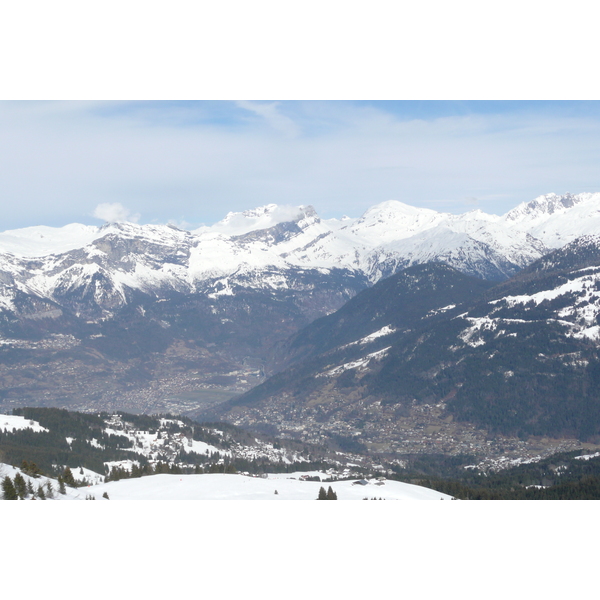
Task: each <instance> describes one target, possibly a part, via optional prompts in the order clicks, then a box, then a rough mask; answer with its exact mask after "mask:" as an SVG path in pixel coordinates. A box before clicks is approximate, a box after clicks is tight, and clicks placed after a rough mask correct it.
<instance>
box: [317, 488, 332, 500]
mask: <svg viewBox="0 0 600 600" xmlns="http://www.w3.org/2000/svg"><path fill="white" fill-rule="evenodd" d="M330 489H331V488H330ZM317 500H327V492H326V491H325V488H324V487H323V486H321V489H320V490H319V496H318V498H317Z"/></svg>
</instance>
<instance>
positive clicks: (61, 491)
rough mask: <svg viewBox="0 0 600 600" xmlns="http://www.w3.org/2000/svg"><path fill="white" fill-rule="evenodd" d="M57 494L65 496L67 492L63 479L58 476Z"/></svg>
mask: <svg viewBox="0 0 600 600" xmlns="http://www.w3.org/2000/svg"><path fill="white" fill-rule="evenodd" d="M58 493H59V494H66V493H67V490H66V488H65V482H64V479H63V478H62V476H60V475H59V476H58Z"/></svg>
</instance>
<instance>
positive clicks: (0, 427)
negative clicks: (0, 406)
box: [0, 414, 48, 432]
mask: <svg viewBox="0 0 600 600" xmlns="http://www.w3.org/2000/svg"><path fill="white" fill-rule="evenodd" d="M18 429H31V430H32V431H36V432H38V431H48V430H47V429H46V428H45V427H42V426H41V425H40V424H39V423H38V422H37V421H30V420H29V419H26V418H25V417H19V416H17V415H4V414H0V431H5V432H12V431H16V430H18Z"/></svg>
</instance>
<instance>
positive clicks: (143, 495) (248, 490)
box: [0, 464, 451, 501]
mask: <svg viewBox="0 0 600 600" xmlns="http://www.w3.org/2000/svg"><path fill="white" fill-rule="evenodd" d="M17 471H20V470H19V469H16V468H15V467H11V466H10V465H4V464H0V477H1V478H4V477H5V476H7V475H8V476H9V477H11V479H14V476H15V474H16V473H17ZM76 471H77V469H73V473H76ZM317 474H318V475H321V476H323V477H324V474H323V473H318V472H314V473H309V475H317ZM22 475H23V477H24V478H25V480H28V479H31V481H32V483H33V487H34V489H37V487H38V485H40V483H41V484H43V485H46V484H47V481H48V478H46V477H40V478H37V479H33V478H30V477H29V476H28V475H25V474H23V473H22ZM302 475H307V473H305V472H298V473H278V474H269V475H268V476H267V477H250V476H247V475H238V474H236V475H232V474H221V473H216V474H204V475H166V474H162V475H150V476H147V477H141V478H135V479H122V480H120V481H110V482H108V483H100V484H97V485H90V486H86V487H80V488H67V493H66V494H65V495H61V494H59V493H58V484H57V483H56V481H55V480H53V479H50V480H49V481H50V482H51V484H52V486H53V488H54V489H55V490H56V493H55V494H54V499H56V500H86V499H88V498H89V497H90V496H93V497H94V499H95V500H104V498H103V494H104V493H106V494H107V495H108V497H109V499H110V500H277V501H279V500H316V499H317V496H318V494H319V488H321V486H322V487H324V488H325V489H326V490H327V488H328V487H329V486H331V487H332V489H333V491H334V492H335V493H336V494H337V497H338V500H363V499H364V498H369V499H371V498H377V499H379V498H381V499H384V500H440V499H443V500H450V499H451V497H450V496H447V495H446V494H441V493H440V492H436V491H434V490H430V489H428V488H424V487H420V486H416V485H410V484H408V483H401V482H399V481H389V480H385V481H379V480H377V479H372V480H369V482H368V483H367V484H366V485H360V484H354V485H353V482H352V481H334V482H319V481H302V480H300V477H301V476H302ZM276 492H277V493H276Z"/></svg>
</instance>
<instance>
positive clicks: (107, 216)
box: [0, 190, 600, 234]
mask: <svg viewBox="0 0 600 600" xmlns="http://www.w3.org/2000/svg"><path fill="white" fill-rule="evenodd" d="M597 193H600V192H595V191H587V190H586V191H581V192H575V193H574V192H569V191H567V192H564V193H562V194H557V193H556V192H546V193H543V194H538V195H537V196H535V197H533V198H530V199H529V200H524V201H522V202H519V203H518V204H515V206H512V207H509V208H508V209H507V210H506V211H505V212H503V213H501V214H498V213H492V212H487V211H485V210H483V209H482V208H481V207H479V206H475V207H471V208H467V207H465V210H463V211H462V212H458V213H452V212H450V211H443V210H436V209H432V208H428V207H426V206H415V205H411V204H407V203H406V202H402V201H400V200H393V199H391V200H383V201H381V202H377V203H375V204H373V205H371V206H368V207H366V208H365V210H363V211H362V212H361V213H360V214H355V215H349V214H342V215H339V216H337V215H336V216H333V217H323V216H322V215H321V213H320V212H319V208H318V206H315V205H313V204H311V203H307V204H298V205H295V206H292V205H287V204H276V203H267V204H263V205H260V206H251V207H247V208H245V209H241V210H238V211H227V212H225V213H224V214H223V215H222V216H221V217H220V218H218V219H217V220H216V221H214V222H212V223H200V224H197V225H195V226H191V224H189V223H183V224H182V223H174V222H172V221H167V222H162V223H160V222H140V221H139V218H138V217H139V215H131V213H129V211H128V210H127V209H126V208H125V207H123V206H122V205H121V204H119V203H114V204H113V205H111V204H110V203H107V204H105V205H99V206H98V207H96V211H95V212H96V213H97V214H98V215H100V214H101V215H102V216H92V219H91V221H93V222H90V219H89V218H88V219H84V220H82V221H72V222H69V223H63V224H59V225H47V224H46V223H35V224H31V225H25V226H23V227H14V228H10V229H1V230H0V234H1V233H10V232H12V231H20V230H25V229H31V228H37V227H44V228H46V227H47V228H49V229H62V228H65V227H69V226H70V225H83V226H85V227H97V228H100V227H103V226H105V225H110V224H114V223H130V224H134V225H140V226H144V225H156V226H160V225H164V226H174V227H177V228H178V229H181V230H183V231H190V232H194V231H196V230H198V229H202V228H204V227H206V228H211V227H213V226H214V225H217V224H218V223H220V222H221V221H223V220H225V218H226V217H227V216H229V215H230V214H234V215H242V214H243V213H248V212H252V211H255V210H258V209H261V208H266V207H268V206H270V205H274V206H277V207H278V208H280V209H282V210H284V211H285V212H287V213H288V214H290V219H292V218H294V217H293V216H291V211H293V210H295V209H300V208H307V207H312V208H313V209H314V210H315V212H316V213H317V215H318V216H319V218H321V219H322V220H325V221H329V220H338V221H342V220H343V219H350V220H357V219H360V218H361V217H362V216H363V215H364V214H365V213H366V212H368V211H369V210H371V209H373V208H374V207H376V206H378V205H381V204H385V203H386V202H399V203H401V204H404V205H406V206H410V207H411V208H416V209H423V210H433V211H435V212H438V213H440V214H451V215H455V216H460V215H465V214H468V213H471V212H475V211H481V212H483V213H484V214H488V215H493V216H497V217H503V216H504V215H506V214H507V213H509V212H510V211H511V210H513V209H514V208H516V207H517V206H520V205H522V204H528V203H529V202H532V201H533V200H536V199H537V198H540V197H546V196H550V195H553V194H554V195H556V196H558V197H563V196H567V195H571V196H578V195H580V194H597ZM111 213H112V218H111ZM119 215H120V216H121V217H122V218H119ZM284 221H285V219H284V218H281V219H279V221H278V222H284Z"/></svg>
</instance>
